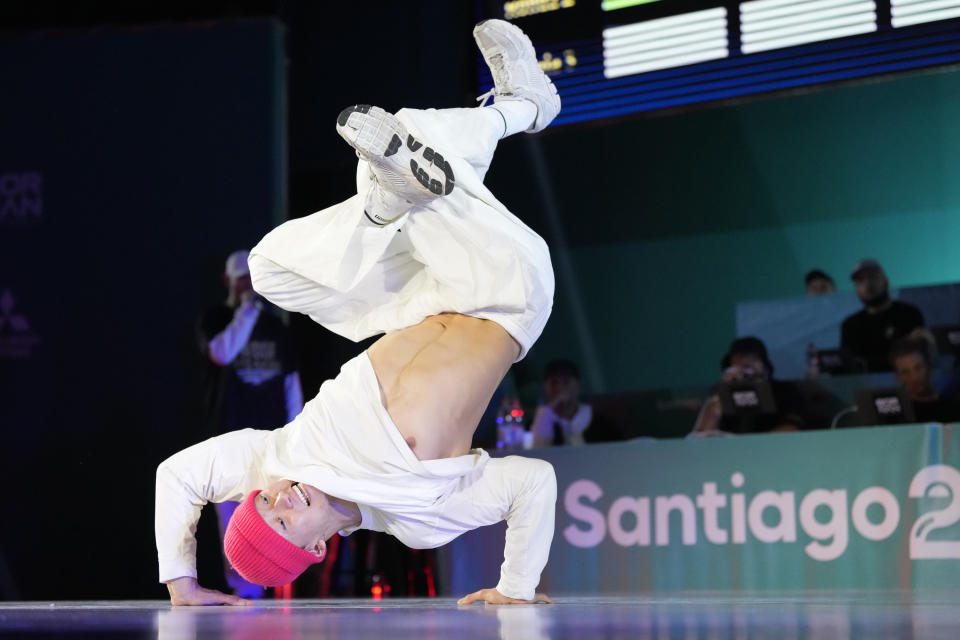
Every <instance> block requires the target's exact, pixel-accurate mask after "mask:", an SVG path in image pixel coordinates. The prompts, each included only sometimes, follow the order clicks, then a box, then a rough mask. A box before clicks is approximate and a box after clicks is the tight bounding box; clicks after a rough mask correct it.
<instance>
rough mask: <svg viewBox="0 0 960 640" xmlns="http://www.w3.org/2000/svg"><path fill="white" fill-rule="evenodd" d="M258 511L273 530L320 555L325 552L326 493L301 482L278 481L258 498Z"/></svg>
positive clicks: (327, 505)
mask: <svg viewBox="0 0 960 640" xmlns="http://www.w3.org/2000/svg"><path fill="white" fill-rule="evenodd" d="M255 503H256V507H257V512H258V513H259V514H260V515H261V516H262V517H263V519H264V521H265V522H266V523H267V524H269V525H270V526H271V527H273V529H274V531H276V532H277V533H279V534H280V535H281V536H283V537H284V538H286V539H287V540H289V541H290V542H292V543H293V544H295V545H297V546H298V547H300V548H301V549H306V550H307V551H310V552H311V553H315V554H316V555H318V556H321V557H322V556H323V554H324V553H325V552H326V544H325V541H324V540H323V539H322V533H321V532H322V530H323V523H324V520H325V517H326V516H327V515H328V514H329V512H330V510H331V509H330V503H329V502H328V501H327V496H326V494H325V493H323V492H322V491H320V490H319V489H317V488H316V487H311V486H310V485H308V484H305V483H302V482H294V481H293V480H278V481H276V482H273V483H271V484H269V485H268V486H267V488H266V489H264V490H263V491H261V492H260V494H259V495H257V497H256V500H255Z"/></svg>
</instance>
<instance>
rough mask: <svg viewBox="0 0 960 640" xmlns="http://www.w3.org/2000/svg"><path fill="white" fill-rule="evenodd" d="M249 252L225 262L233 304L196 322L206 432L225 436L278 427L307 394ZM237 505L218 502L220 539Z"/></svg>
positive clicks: (258, 590)
mask: <svg viewBox="0 0 960 640" xmlns="http://www.w3.org/2000/svg"><path fill="white" fill-rule="evenodd" d="M249 256H250V252H249V251H247V250H245V249H244V250H239V251H234V252H233V253H231V254H230V255H229V256H228V257H227V261H226V264H225V265H224V271H223V282H224V284H225V285H226V287H227V299H226V300H225V301H224V302H223V303H221V304H217V305H215V306H213V307H211V308H209V309H207V310H206V311H205V312H204V313H203V315H202V316H201V318H200V320H199V322H198V323H197V334H198V335H197V338H198V344H199V348H200V352H201V354H202V356H203V359H204V361H205V363H206V364H205V367H204V369H205V374H206V375H205V380H204V412H205V417H204V429H205V430H206V431H207V434H208V435H219V434H221V433H226V432H228V431H234V430H236V429H243V428H246V427H255V428H261V429H262V428H273V427H275V426H276V425H277V424H284V423H286V422H289V421H291V420H293V419H294V418H296V417H297V415H298V414H299V413H300V411H301V410H302V409H303V391H302V390H301V387H300V376H299V373H298V372H297V368H296V358H295V357H294V350H293V344H292V342H291V339H290V333H289V330H288V329H287V327H286V326H285V325H284V324H283V323H282V322H281V321H280V319H279V318H277V317H276V316H274V315H273V314H271V313H269V312H267V311H265V310H264V301H263V299H262V298H261V297H260V296H258V295H257V294H256V292H254V290H253V286H252V284H251V282H250V267H249V266H248V265H247V260H248V258H249ZM237 504H238V503H237V502H235V501H225V502H220V503H217V509H216V510H217V519H218V521H219V525H220V537H221V539H222V538H223V536H224V534H225V532H226V528H227V523H228V522H230V517H231V516H232V515H233V512H234V510H235V509H236V508H237ZM225 578H226V581H227V584H228V585H229V586H230V588H231V589H233V590H234V591H235V592H236V593H237V594H238V595H240V596H242V597H258V596H260V595H262V594H263V588H262V587H261V586H259V585H256V584H253V583H251V582H249V581H247V580H245V579H244V578H243V577H242V576H240V575H239V574H238V573H237V572H236V571H234V570H232V569H230V568H229V567H227V568H226V571H225Z"/></svg>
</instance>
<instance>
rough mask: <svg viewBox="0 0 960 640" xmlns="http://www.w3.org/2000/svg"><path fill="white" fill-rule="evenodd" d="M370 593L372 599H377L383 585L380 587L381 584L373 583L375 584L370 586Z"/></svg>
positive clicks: (381, 592)
mask: <svg viewBox="0 0 960 640" xmlns="http://www.w3.org/2000/svg"><path fill="white" fill-rule="evenodd" d="M370 593H372V594H373V599H374V600H379V599H380V596H381V594H383V587H381V586H380V585H378V584H375V585H373V586H372V587H370Z"/></svg>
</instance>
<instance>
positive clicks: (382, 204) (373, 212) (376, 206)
mask: <svg viewBox="0 0 960 640" xmlns="http://www.w3.org/2000/svg"><path fill="white" fill-rule="evenodd" d="M412 207H413V205H412V204H410V203H409V202H407V201H406V200H404V199H403V198H402V197H400V196H398V195H397V194H395V193H393V192H392V191H388V190H386V189H384V188H383V187H382V186H380V184H379V183H377V181H376V180H373V181H372V182H371V184H370V189H369V190H368V191H367V196H366V198H365V199H364V203H363V213H364V215H365V217H366V221H365V222H364V224H374V225H376V226H378V227H382V226H384V225H387V224H390V223H391V222H393V221H394V220H396V219H397V218H399V217H400V216H402V215H403V214H405V213H406V212H407V211H409V210H410V209H411V208H412Z"/></svg>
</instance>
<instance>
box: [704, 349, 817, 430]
mask: <svg viewBox="0 0 960 640" xmlns="http://www.w3.org/2000/svg"><path fill="white" fill-rule="evenodd" d="M720 368H721V370H722V371H723V375H722V376H721V378H720V382H721V383H730V382H736V381H740V380H748V379H758V380H766V381H768V382H769V383H770V388H771V391H772V393H773V401H774V404H775V405H776V411H775V412H774V413H770V414H760V415H756V416H752V417H751V418H750V419H749V420H748V419H747V418H743V417H738V416H729V415H723V408H722V406H721V402H720V396H719V395H718V394H715V395H713V396H711V397H710V398H709V399H708V400H707V402H706V403H705V404H704V405H703V408H701V410H700V415H699V416H697V421H696V423H694V426H693V433H694V434H697V435H711V434H718V433H720V434H729V433H762V432H770V431H777V432H782V431H799V430H801V429H806V428H807V427H808V421H807V420H806V418H805V414H806V411H805V409H804V406H803V396H801V394H800V391H799V390H798V389H797V387H796V385H793V384H790V383H788V382H782V381H780V380H775V379H774V378H773V363H771V362H770V358H769V356H768V355H767V347H766V345H765V344H763V341H762V340H760V339H759V338H754V337H746V338H737V339H736V340H734V341H733V342H732V343H730V348H729V349H728V350H727V353H726V355H724V356H723V358H722V359H721V361H720Z"/></svg>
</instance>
